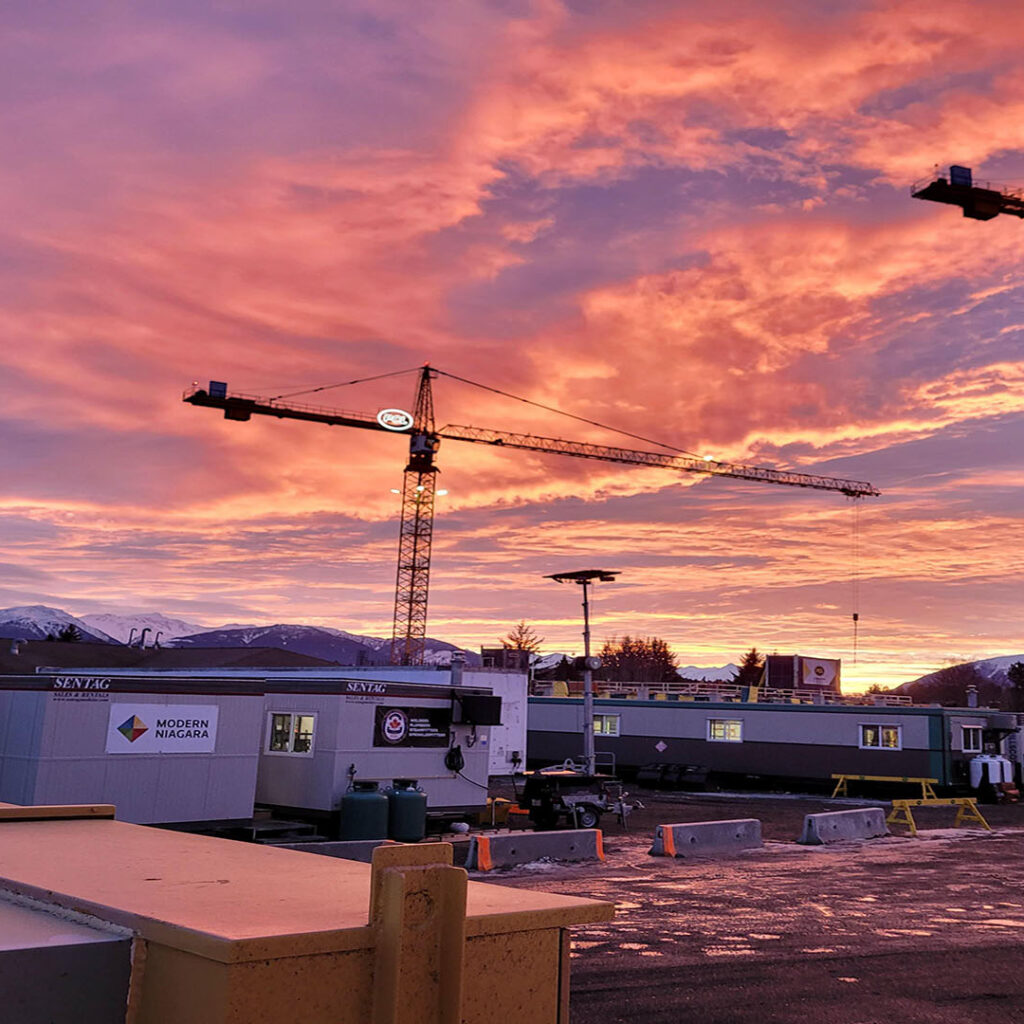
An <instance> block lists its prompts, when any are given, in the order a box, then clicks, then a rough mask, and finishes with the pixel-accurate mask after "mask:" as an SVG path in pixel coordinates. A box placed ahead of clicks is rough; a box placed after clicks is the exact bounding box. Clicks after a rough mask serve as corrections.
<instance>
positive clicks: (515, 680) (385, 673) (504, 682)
mask: <svg viewBox="0 0 1024 1024" xmlns="http://www.w3.org/2000/svg"><path fill="white" fill-rule="evenodd" d="M331 672H333V670H328V673H324V672H323V671H318V672H317V675H318V676H320V677H323V676H324V675H325V674H330V673H331ZM337 673H338V675H339V677H340V676H343V677H345V678H347V679H362V678H366V679H375V680H380V681H384V682H395V683H418V684H424V683H426V684H428V685H432V686H450V685H451V673H450V670H449V669H448V667H447V666H443V667H441V668H432V667H428V666H398V665H387V666H383V667H381V666H365V667H359V668H343V669H338V670H337ZM299 674H300V673H299V672H298V671H294V672H289V673H284V672H280V673H275V677H276V678H284V677H285V676H286V675H288V676H289V677H295V676H297V675H299ZM461 685H464V686H470V687H478V688H479V687H483V688H484V689H486V690H490V691H491V692H492V693H493V694H494V696H496V697H500V698H501V724H500V725H493V726H491V727H490V763H489V769H488V770H489V772H490V774H491V775H510V774H511V773H512V772H513V771H515V770H516V768H517V767H519V766H521V765H522V764H524V763H525V761H526V698H527V686H528V677H527V673H526V672H523V671H518V670H512V669H503V668H496V667H487V666H485V667H484V668H469V667H466V668H464V669H463V670H462V675H461Z"/></svg>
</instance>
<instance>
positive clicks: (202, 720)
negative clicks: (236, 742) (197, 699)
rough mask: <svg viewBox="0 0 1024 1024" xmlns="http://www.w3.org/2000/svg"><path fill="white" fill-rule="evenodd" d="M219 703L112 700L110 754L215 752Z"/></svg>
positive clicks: (109, 726) (108, 738) (109, 735)
mask: <svg viewBox="0 0 1024 1024" xmlns="http://www.w3.org/2000/svg"><path fill="white" fill-rule="evenodd" d="M219 710H220V709H219V708H218V707H217V705H216V704H111V705H110V715H109V717H108V719H107V753H108V754H212V753H213V751H214V748H215V747H216V745H217V713H218V711H219Z"/></svg>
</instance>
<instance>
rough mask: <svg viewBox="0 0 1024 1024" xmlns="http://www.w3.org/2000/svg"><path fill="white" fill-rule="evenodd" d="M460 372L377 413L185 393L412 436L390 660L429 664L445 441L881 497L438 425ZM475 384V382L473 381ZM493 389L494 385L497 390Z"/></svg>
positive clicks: (755, 470) (241, 410)
mask: <svg viewBox="0 0 1024 1024" xmlns="http://www.w3.org/2000/svg"><path fill="white" fill-rule="evenodd" d="M439 373H440V374H444V375H445V376H450V377H453V378H454V379H457V380H463V378H461V377H455V375H454V374H447V373H445V371H443V370H436V369H434V368H433V367H431V366H430V365H429V364H427V365H425V366H423V367H422V368H421V370H420V372H419V382H418V385H417V389H416V397H415V402H414V404H413V412H412V413H411V414H410V413H408V412H406V411H405V410H403V409H382V410H380V412H378V413H377V414H376V415H373V414H369V413H362V412H349V411H332V410H327V409H320V408H316V407H313V406H308V405H298V404H294V403H285V402H281V401H280V400H279V399H276V398H260V397H258V396H255V395H244V394H237V393H235V394H231V393H229V392H228V389H227V384H225V383H223V382H221V381H211V382H210V385H209V387H208V388H207V389H205V390H204V389H202V388H198V387H193V388H192V389H191V390H189V391H186V392H185V395H184V397H183V400H184V401H185V402H188V403H189V404H191V405H196V406H203V407H206V408H212V409H220V410H222V411H223V413H224V417H225V418H226V419H229V420H238V421H246V420H250V419H252V417H253V416H272V417H276V418H277V419H293V420H306V421H308V422H312V423H324V424H327V425H328V426H344V427H358V428H360V429H363V430H377V431H385V432H390V433H397V434H407V435H408V437H409V460H408V462H407V463H406V466H405V474H404V477H403V482H402V518H401V526H400V528H399V542H398V574H397V580H396V586H395V610H394V621H393V626H392V636H391V663H392V664H395V665H418V664H422V662H423V653H424V648H425V645H426V628H427V598H428V590H429V583H430V547H431V540H432V537H433V527H434V497H435V494H436V493H437V491H436V482H437V472H438V470H437V465H436V462H435V459H436V456H437V450H438V448H439V446H440V444H441V441H442V439H443V440H446V441H466V442H469V443H472V444H486V445H492V446H495V447H501V448H517V449H520V450H523V451H532V452H547V453H550V454H554V455H569V456H572V457H574V458H580V459H597V460H600V461H603V462H615V463H623V464H626V465H634V466H660V467H663V468H665V469H672V470H678V471H681V472H688V473H701V474H704V475H706V476H726V477H734V478H736V479H739V480H756V481H760V482H761V483H769V484H781V485H784V486H790V487H809V488H814V489H816V490H822V491H838V492H839V493H841V494H845V495H846V496H848V497H851V498H863V497H867V496H877V495H878V494H879V493H880V492H879V491H878V490H877V489H876V488H874V487H873V486H872V485H871V484H869V483H865V482H863V481H861V480H842V479H837V478H835V477H829V476H815V475H811V474H807V473H791V472H788V471H785V470H779V469H767V468H764V467H761V466H745V465H740V464H737V463H732V462H720V461H718V460H715V459H712V458H710V457H708V458H700V457H698V456H693V455H688V454H683V453H679V452H652V451H640V450H635V449H631V448H617V447H612V446H608V445H600V444H592V443H590V442H584V441H567V440H563V439H561V438H556V437H538V436H536V435H533V434H524V433H515V432H512V431H507V430H492V429H490V428H486V427H471V426H460V425H458V424H448V425H446V426H443V427H441V428H440V429H438V428H437V427H436V425H435V422H434V399H433V391H432V387H431V381H432V380H433V379H434V378H435V377H436V376H437V375H438V374H439ZM467 383H471V382H467ZM491 390H493V389H491Z"/></svg>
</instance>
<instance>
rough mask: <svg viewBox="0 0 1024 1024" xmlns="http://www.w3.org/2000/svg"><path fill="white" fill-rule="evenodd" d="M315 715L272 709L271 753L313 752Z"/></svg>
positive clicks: (269, 749)
mask: <svg viewBox="0 0 1024 1024" xmlns="http://www.w3.org/2000/svg"><path fill="white" fill-rule="evenodd" d="M315 726H316V716H315V715H303V714H295V713H293V712H282V711H272V712H271V713H270V728H269V730H268V731H269V734H270V735H269V738H268V741H267V750H268V751H269V752H270V753H271V754H311V753H312V752H313V733H314V730H315Z"/></svg>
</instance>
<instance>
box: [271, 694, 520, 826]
mask: <svg viewBox="0 0 1024 1024" xmlns="http://www.w3.org/2000/svg"><path fill="white" fill-rule="evenodd" d="M500 708H501V701H500V698H496V697H494V696H493V695H492V694H491V693H490V691H488V690H484V689H482V688H478V687H451V686H448V687H439V686H436V685H429V684H422V683H421V684H419V685H416V684H414V683H395V682H388V681H384V680H380V679H347V680H337V681H335V680H327V681H323V682H322V683H320V684H314V681H313V680H309V679H306V680H294V679H281V678H275V679H274V680H269V681H268V682H267V694H266V725H265V728H264V733H263V743H262V746H261V748H260V762H259V774H258V778H257V784H256V801H257V803H260V804H264V805H267V806H270V807H275V808H280V809H284V810H288V811H289V812H295V811H312V812H317V813H319V814H332V813H334V812H335V811H336V810H337V809H338V806H339V804H340V802H341V799H342V797H343V796H344V795H345V793H346V792H347V791H348V790H349V789H350V788H351V786H352V783H353V782H354V781H356V780H367V781H369V780H376V781H379V782H381V783H383V784H385V785H390V784H391V782H392V781H393V780H394V779H396V778H406V779H415V780H416V781H417V783H418V784H419V787H420V789H422V790H423V792H424V793H425V795H426V797H427V812H428V814H431V813H433V814H439V813H443V812H453V811H457V812H466V813H469V812H471V811H474V810H480V809H483V808H484V807H486V805H487V786H488V783H487V779H488V770H489V760H490V730H491V728H493V726H492V724H491V722H493V721H494V720H495V719H497V718H498V717H499V716H500V713H501V712H500ZM485 719H486V721H485ZM382 788H383V787H382Z"/></svg>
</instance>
